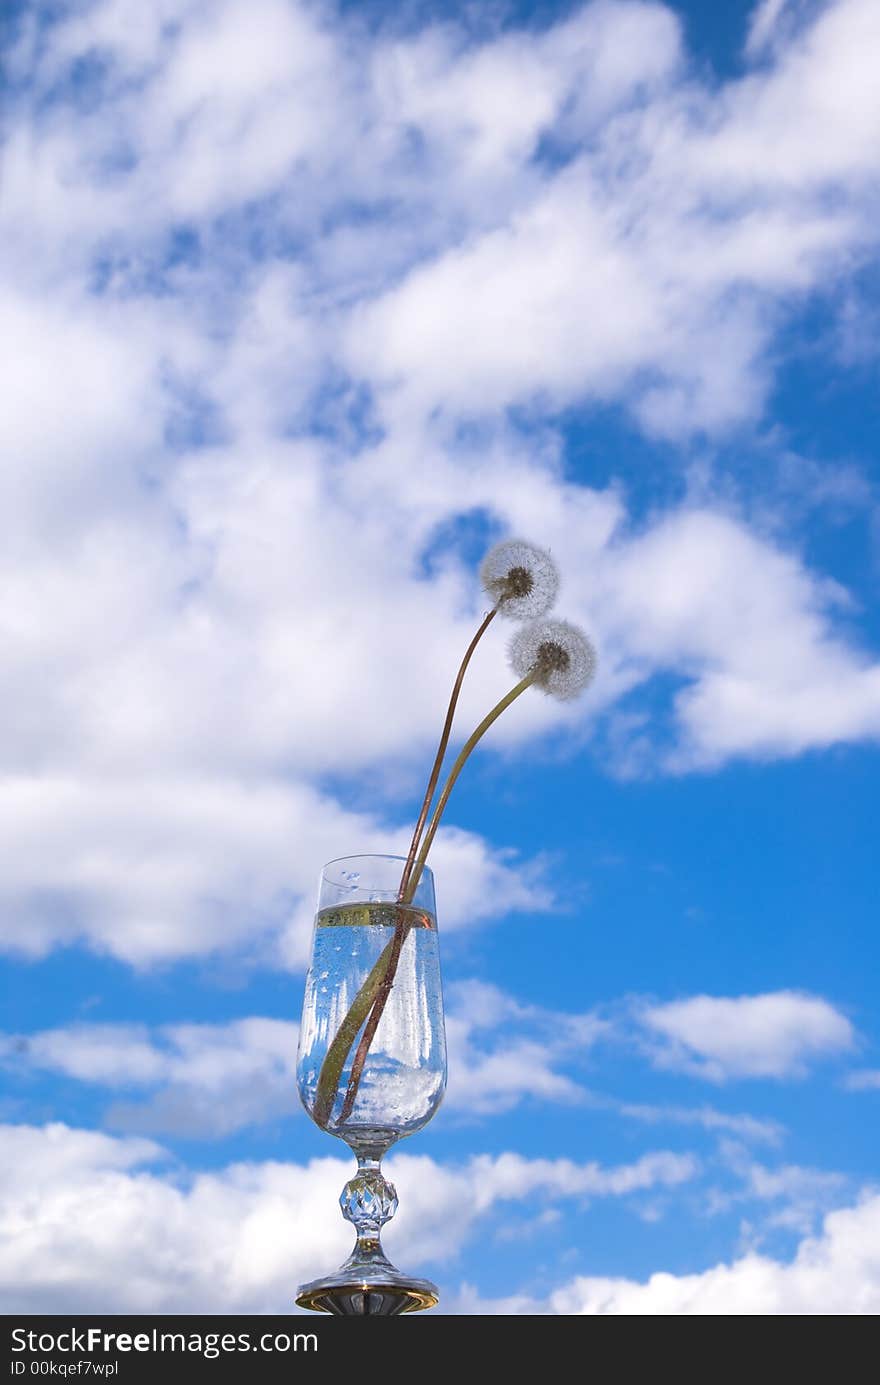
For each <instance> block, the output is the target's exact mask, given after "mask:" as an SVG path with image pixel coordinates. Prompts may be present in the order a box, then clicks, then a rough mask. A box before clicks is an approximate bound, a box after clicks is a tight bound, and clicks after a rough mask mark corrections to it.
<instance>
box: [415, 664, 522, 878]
mask: <svg viewBox="0 0 880 1385" xmlns="http://www.w3.org/2000/svg"><path fill="white" fill-rule="evenodd" d="M538 673H539V670H538V668H537V667H536V668H533V669H530V670H529V672H528V673H527V674H526V676H525V678H521V679H520V681H519V682H518V683H517V684H516V687H513V688H511V690H510V692H509V693H505V695H504V697H502V699H501V701H500V702H496V704H495V706H494V707H493V708H492V710H491V712H489V713H488V714H487V715H486V716H484V717H483V720H482V721H481V722H480V724H479V726H478V727H477V729H476V730H475V731H473V732H472V733H471V735H470V736H469V737H468V739H467V740H466V741H465V743H464V745H463V746H462V748H461V750H460V751H459V753H458V756H457V758H456V761H455V763H454V765H453V766H452V769H451V770H450V771H449V777H448V778H447V780H446V783H445V784H444V785H443V792H442V793H441V795H440V797H439V799H438V800H437V807H436V808H435V809H434V816H433V817H432V818H431V824H430V826H429V828H428V831H427V832H426V834H425V840H424V842H423V843H422V849H421V851H420V852H419V854H418V858H417V860H416V863H415V865H414V867H413V871H412V875H411V876H410V881H409V885H408V887H407V893H406V895H405V896H404V899H403V900H402V901H401V902H402V903H404V904H408V903H409V901H410V900H411V899H412V897H413V895H414V894H415V892H416V890H417V889H418V884H419V880H420V878H421V874H422V871H423V869H424V866H425V861H426V860H427V856H428V852H429V851H430V850H431V843H432V842H433V840H434V837H435V836H436V834H437V828H438V827H439V826H440V819H441V817H442V816H443V809H444V808H445V807H446V804H447V802H448V801H449V795H450V794H451V793H452V790H453V788H454V787H455V781H456V779H457V778H458V776H459V775H460V774H461V771H462V770H463V769H464V766H465V761H466V760H467V758H468V756H469V755H470V753H471V751H472V750H473V748H474V746H475V745H476V744H477V742H478V741H480V740H482V738H483V736H485V734H486V732H487V731H488V730H489V727H490V726H491V725H492V723H493V722H494V721H497V720H498V718H499V717H500V716H501V713H502V712H505V711H506V710H507V708H508V707H509V706H510V704H511V702H515V701H516V699H517V698H518V697H519V695H520V694H521V693H524V692H525V690H526V688H530V687H531V686H532V684H533V683H534V681H535V679H536V678H537V676H538Z"/></svg>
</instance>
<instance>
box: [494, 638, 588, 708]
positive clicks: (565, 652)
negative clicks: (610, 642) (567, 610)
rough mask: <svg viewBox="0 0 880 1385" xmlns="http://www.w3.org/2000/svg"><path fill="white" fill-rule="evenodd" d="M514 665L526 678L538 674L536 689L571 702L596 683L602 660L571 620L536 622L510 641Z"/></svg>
mask: <svg viewBox="0 0 880 1385" xmlns="http://www.w3.org/2000/svg"><path fill="white" fill-rule="evenodd" d="M509 654H510V662H511V666H512V667H513V670H514V672H515V673H517V674H518V675H519V677H520V678H525V677H526V676H527V675H528V674H530V673H533V672H534V673H535V687H536V688H541V689H542V691H543V692H545V693H549V694H550V696H551V697H558V698H560V699H561V700H562V701H564V702H567V701H568V700H569V699H570V698H572V697H577V695H578V693H580V692H583V690H584V688H585V687H586V686H587V684H588V683H591V682H592V681H593V678H594V676H595V673H596V665H597V663H598V658H597V655H596V650H595V649H594V647H593V645H592V643H591V641H590V640H588V639H587V636H586V635H585V634H584V632H583V630H580V629H579V628H578V627H577V626H576V625H571V624H569V622H568V621H567V620H535V621H532V622H530V624H528V625H524V626H523V627H522V629H521V630H517V632H516V634H515V635H514V637H513V639H512V640H511V641H510V649H509Z"/></svg>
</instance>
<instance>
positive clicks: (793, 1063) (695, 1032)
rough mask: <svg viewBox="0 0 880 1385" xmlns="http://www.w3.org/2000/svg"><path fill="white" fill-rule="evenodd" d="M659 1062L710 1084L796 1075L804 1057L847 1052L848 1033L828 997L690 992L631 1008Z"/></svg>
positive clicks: (807, 1061) (806, 1065) (810, 1059)
mask: <svg viewBox="0 0 880 1385" xmlns="http://www.w3.org/2000/svg"><path fill="white" fill-rule="evenodd" d="M638 1019H639V1021H640V1023H641V1024H642V1026H643V1027H644V1030H645V1031H646V1033H647V1035H648V1042H649V1045H650V1047H651V1051H652V1053H653V1056H654V1060H655V1062H656V1063H657V1064H658V1066H661V1067H669V1068H677V1069H680V1070H681V1071H684V1072H688V1073H692V1074H694V1075H695V1076H697V1077H703V1078H706V1079H708V1080H709V1081H711V1082H724V1081H726V1080H728V1079H730V1078H738V1077H777V1078H781V1077H802V1076H804V1074H805V1073H806V1072H807V1070H808V1068H809V1065H810V1063H811V1062H815V1061H816V1060H818V1059H821V1058H825V1057H832V1056H834V1055H836V1054H841V1053H846V1052H848V1051H849V1050H851V1049H852V1047H853V1045H854V1042H855V1031H854V1030H853V1027H852V1025H851V1023H850V1021H849V1020H848V1019H847V1018H846V1016H845V1015H842V1014H841V1013H840V1011H839V1010H836V1009H835V1008H834V1006H833V1005H830V1004H829V1003H828V1001H827V1000H822V999H821V998H819V997H818V996H811V995H804V994H801V993H800V992H797V991H774V992H771V993H770V994H767V995H755V996H734V997H726V996H708V995H700V996H692V997H691V998H690V999H688V1000H679V1001H673V1002H671V1003H670V1004H668V1005H649V1006H645V1007H643V1008H642V1009H641V1010H640V1011H639V1013H638Z"/></svg>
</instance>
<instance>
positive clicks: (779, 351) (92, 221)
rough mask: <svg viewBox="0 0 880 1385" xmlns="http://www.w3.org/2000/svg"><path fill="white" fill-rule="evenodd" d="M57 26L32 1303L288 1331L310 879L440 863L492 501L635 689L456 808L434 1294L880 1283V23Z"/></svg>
mask: <svg viewBox="0 0 880 1385" xmlns="http://www.w3.org/2000/svg"><path fill="white" fill-rule="evenodd" d="M11 26H12V34H11V42H10V43H9V46H8V75H9V90H10V93H11V96H10V99H9V102H8V108H9V113H8V121H7V130H6V136H5V138H6V150H5V156H4V165H3V173H2V184H3V186H2V198H0V221H2V237H0V244H2V246H3V250H2V256H0V263H2V285H0V306H2V313H3V320H4V325H5V329H6V330H5V333H4V335H5V339H6V341H7V343H8V353H7V355H8V359H7V381H6V385H7V389H6V395H7V400H8V407H7V408H5V410H4V418H3V420H2V422H0V433H2V446H3V455H4V458H5V462H6V464H5V466H4V470H3V478H4V479H3V482H2V485H3V487H4V492H3V502H4V503H3V504H2V506H0V524H2V526H3V531H4V532H3V543H2V545H0V567H2V584H0V591H2V598H0V600H2V606H0V612H2V617H0V618H2V623H3V639H4V645H5V651H6V658H5V659H4V662H3V672H2V677H3V681H4V688H3V705H4V710H5V717H4V727H3V733H2V738H3V756H4V772H3V793H2V815H3V827H4V830H3V832H2V834H0V839H2V847H0V851H2V856H3V861H2V869H0V891H2V901H3V906H2V913H0V919H2V925H0V942H2V948H3V971H4V995H5V996H6V997H7V1001H6V1005H5V1007H4V1015H3V1019H2V1030H0V1065H2V1079H3V1080H2V1097H0V1118H2V1136H0V1158H2V1162H3V1166H4V1171H5V1174H6V1176H5V1178H4V1180H3V1192H2V1194H0V1225H2V1227H3V1235H2V1238H0V1282H2V1284H3V1301H4V1304H5V1305H6V1306H7V1311H17V1312H21V1311H25V1312H27V1311H33V1312H37V1311H44V1312H63V1311H132V1312H163V1311H169V1312H175V1311H176V1312H181V1311H193V1312H200V1311H204V1312H213V1313H232V1314H234V1313H236V1312H286V1311H288V1309H289V1307H290V1305H291V1301H292V1295H293V1292H294V1290H295V1287H296V1285H297V1284H298V1283H299V1282H301V1281H302V1280H303V1279H306V1278H309V1277H311V1276H313V1275H314V1274H317V1273H320V1272H323V1271H325V1270H327V1269H329V1268H330V1267H331V1266H332V1265H334V1264H335V1263H337V1262H338V1261H339V1260H340V1259H341V1258H342V1256H343V1255H344V1253H345V1252H346V1250H347V1245H348V1232H347V1228H346V1227H345V1226H344V1224H343V1222H342V1220H341V1218H340V1217H339V1215H338V1211H337V1208H336V1197H337V1196H338V1191H339V1188H340V1187H341V1185H342V1183H343V1182H344V1181H345V1178H346V1177H347V1176H348V1171H349V1168H350V1160H349V1159H348V1158H347V1155H346V1151H345V1150H344V1149H343V1148H342V1147H340V1146H337V1145H336V1144H335V1142H333V1141H331V1140H330V1139H329V1138H328V1137H327V1136H326V1135H324V1134H322V1133H321V1132H319V1131H318V1130H317V1129H315V1128H314V1127H313V1126H312V1125H311V1124H310V1122H309V1121H308V1119H307V1118H306V1116H305V1115H304V1113H303V1112H302V1111H301V1110H300V1109H299V1107H298V1102H297V1098H296V1094H295V1089H294V1078H293V1068H294V1065H295V1054H296V1038H297V1021H298V1017H299V1010H300V1005H301V997H302V985H303V975H304V966H305V964H306V961H307V957H308V948H309V932H310V927H311V919H312V911H313V905H314V892H315V886H316V880H317V875H318V872H319V870H320V867H321V865H322V864H323V862H324V861H326V860H329V859H331V858H332V857H335V856H339V855H340V854H349V853H355V852H362V851H378V852H399V851H405V848H406V843H407V841H408V836H409V832H410V830H411V824H412V820H413V818H414V816H415V814H416V812H417V808H418V802H419V799H420V793H421V784H422V782H423V778H424V775H425V774H426V772H427V768H428V765H429V763H430V758H431V755H432V753H433V748H434V744H435V742H436V736H437V734H438V731H439V726H440V723H441V720H442V715H443V710H444V706H445V698H446V694H447V690H448V686H449V683H450V681H451V678H452V676H453V674H454V671H455V668H456V667H457V664H458V660H459V658H460V654H461V652H462V651H463V649H464V647H465V646H466V644H467V642H468V640H469V638H470V635H471V633H472V631H473V629H474V628H475V626H476V624H477V622H478V621H479V618H480V615H481V612H482V609H483V598H482V595H481V593H480V591H479V587H478V583H477V580H476V569H477V566H478V563H479V560H480V557H481V555H482V553H483V552H484V551H485V549H486V547H487V546H488V545H489V544H491V543H492V542H494V541H495V540H496V539H498V538H500V537H502V536H504V535H506V534H522V535H523V536H525V537H528V538H530V539H532V540H534V541H535V542H537V543H540V544H542V545H545V546H547V547H549V548H550V549H551V550H552V552H553V554H554V556H555V558H556V560H557V562H558V565H559V568H560V571H561V574H562V588H561V592H560V598H559V602H558V613H559V614H560V615H561V616H564V617H566V618H568V619H572V620H575V621H577V622H579V623H581V624H582V625H584V626H585V627H586V628H587V629H588V630H589V631H590V633H591V636H592V638H593V639H594V641H595V643H596V645H597V647H598V650H599V654H600V672H599V676H598V678H597V680H596V683H595V684H594V685H593V687H592V688H591V689H590V691H589V692H588V693H587V694H586V696H585V697H584V698H583V699H582V700H580V701H579V702H577V703H575V704H571V705H564V706H563V705H561V704H552V703H551V702H550V701H549V700H548V699H542V698H540V697H538V696H537V695H536V696H535V697H533V698H523V699H521V701H520V702H518V703H517V704H516V706H515V707H514V708H513V709H511V711H510V713H508V715H507V716H506V717H505V718H504V719H503V720H502V721H501V722H499V723H498V725H497V726H496V727H495V728H493V732H492V736H491V739H489V738H487V741H486V742H485V743H484V745H483V746H482V747H481V749H480V751H479V753H478V754H477V755H476V756H475V757H474V758H473V759H472V760H471V762H470V763H469V765H468V768H467V773H466V774H465V775H464V776H463V777H462V780H461V781H460V783H459V785H458V787H457V789H456V792H455V797H454V798H453V800H452V803H451V805H450V809H449V812H448V815H447V818H446V824H447V825H446V829H445V831H444V832H442V833H441V834H440V836H438V839H437V843H436V847H435V850H434V852H433V865H434V868H435V872H436V877H437V893H438V908H439V918H440V928H441V939H442V949H443V967H444V978H445V987H446V1000H447V1009H448V1016H449V1046H450V1074H449V1088H448V1094H447V1098H446V1101H445V1103H444V1105H443V1106H442V1108H441V1110H440V1112H439V1113H438V1115H437V1116H436V1117H435V1119H434V1120H433V1122H432V1123H431V1125H430V1126H429V1127H428V1128H427V1129H426V1130H425V1131H423V1132H422V1133H421V1134H419V1135H418V1136H417V1137H416V1138H414V1139H413V1140H411V1141H409V1142H408V1143H406V1144H404V1145H402V1146H401V1147H400V1149H399V1151H398V1152H397V1153H396V1154H395V1155H393V1156H392V1158H391V1159H390V1160H389V1169H390V1170H391V1171H392V1173H393V1177H394V1179H395V1181H396V1183H397V1185H398V1188H399V1191H400V1194H401V1210H400V1213H399V1215H398V1218H397V1219H396V1220H395V1223H394V1224H393V1225H392V1226H391V1227H390V1228H389V1230H388V1233H387V1242H388V1248H389V1251H390V1253H391V1254H392V1255H393V1256H394V1258H396V1259H397V1260H398V1261H399V1262H400V1263H401V1264H403V1265H405V1266H407V1267H408V1268H409V1267H412V1268H413V1269H414V1270H417V1271H419V1272H421V1273H425V1274H429V1275H430V1276H431V1277H432V1278H434V1279H436V1280H437V1281H438V1283H439V1284H440V1285H441V1288H442V1292H443V1311H446V1312H458V1313H486V1314H489V1313H500V1314H505V1313H520V1314H522V1313H527V1314H536V1313H541V1314H557V1313H561V1314H575V1313H613V1314H616V1313H626V1314H629V1313H636V1314H642V1313H647V1314H650V1313H673V1314H676V1313H723V1314H734V1313H746V1314H752V1313H764V1312H772V1313H827V1312H836V1313H851V1312H858V1313H870V1312H876V1311H878V1309H880V1191H878V1172H877V1164H876V1139H875V1130H876V1120H877V1103H878V1100H880V1049H878V1043H880V1013H878V995H877V981H876V976H877V971H878V967H877V962H878V943H877V934H876V920H877V903H878V898H877V896H878V890H877V863H876V854H877V853H876V826H875V823H876V783H877V769H878V745H877V743H878V739H880V654H878V650H880V602H878V574H880V562H878V558H880V549H878V539H880V522H878V516H880V509H878V468H877V461H876V455H875V454H876V438H877V435H878V426H877V425H878V405H877V398H878V393H877V346H876V341H877V332H876V327H877V323H878V313H880V293H878V287H880V279H878V236H877V229H876V228H877V226H878V225H880V219H878V217H877V204H878V195H880V155H878V150H880V124H878V111H877V103H876V95H875V91H874V82H875V76H874V73H873V70H872V68H873V64H872V55H873V53H875V52H876V51H877V45H878V43H880V14H878V10H877V7H876V5H875V4H874V3H873V0H833V2H832V3H799V0H763V3H759V4H756V5H749V4H744V3H743V4H739V3H737V4H731V5H725V6H709V5H702V4H696V3H693V4H650V3H635V2H634V0H632V2H631V3H623V2H622V0H620V2H617V0H594V3H592V4H586V5H564V6H557V5H543V6H527V5H511V6H507V7H497V8H495V7H493V8H492V9H491V12H490V11H489V10H488V9H486V8H482V7H480V8H478V9H476V10H474V9H473V8H472V7H468V6H460V7H457V6H452V5H444V6H442V7H441V6H431V5H422V6H410V7H404V8H403V9H400V8H399V7H394V8H391V7H385V6H382V5H379V4H370V5H341V6H333V5H327V4H312V5H300V4H298V3H294V0H250V3H248V4H247V5H244V4H243V3H241V0H226V3H223V4H217V3H211V4H208V3H198V2H197V0H163V3H157V4H155V5H153V6H150V7H149V9H148V10H147V11H145V10H144V8H143V7H142V6H140V5H138V4H136V3H134V0H99V3H95V4H86V3H77V4H70V5H65V4H61V5H58V4H53V5H52V6H46V7H40V6H30V7H20V8H18V9H17V10H16V11H14V12H13V14H12V18H11ZM497 625H498V623H497V622H496V626H494V627H493V628H492V629H491V630H490V632H489V635H487V638H486V640H485V641H484V643H483V645H481V647H480V651H479V657H478V658H476V659H475V660H474V664H473V667H472V672H471V674H470V676H469V680H468V684H467V686H466V690H465V694H464V696H463V698H462V704H461V711H460V715H459V720H458V722H457V728H456V734H457V735H458V737H459V739H461V738H462V737H463V736H464V735H465V734H467V731H468V730H469V729H470V727H471V726H473V725H474V724H475V722H476V721H477V720H478V719H479V718H480V717H481V716H482V715H483V713H484V712H485V710H486V709H487V708H488V707H489V706H490V705H491V704H492V701H494V700H495V699H496V698H497V697H498V696H499V695H500V694H501V693H502V692H503V691H505V690H506V688H507V687H508V686H509V682H510V677H511V675H510V673H509V670H508V668H507V664H506V659H505V632H504V631H503V630H501V629H499V628H497ZM169 1257H170V1260H171V1262H173V1265H174V1273H173V1276H170V1275H169V1270H168V1265H169ZM134 1266H137V1274H134V1273H133V1272H132V1271H133V1267H134Z"/></svg>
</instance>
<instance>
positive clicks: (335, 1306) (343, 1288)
mask: <svg viewBox="0 0 880 1385" xmlns="http://www.w3.org/2000/svg"><path fill="white" fill-rule="evenodd" d="M439 1301H440V1294H439V1292H438V1290H437V1286H436V1284H432V1283H431V1281H430V1280H429V1279H410V1280H406V1279H404V1278H401V1279H400V1281H399V1282H397V1281H395V1280H385V1281H380V1282H378V1283H370V1282H369V1281H368V1280H365V1279H362V1280H351V1281H349V1282H348V1283H344V1282H343V1281H342V1278H341V1276H337V1275H328V1276H327V1277H326V1278H325V1279H315V1280H313V1281H312V1283H311V1284H303V1286H302V1288H301V1289H300V1291H299V1293H298V1294H297V1296H296V1302H297V1307H299V1308H311V1309H312V1310H313V1311H314V1312H316V1313H332V1314H334V1315H335V1316H336V1317H340V1318H352V1317H366V1316H368V1315H369V1316H371V1317H385V1318H390V1317H394V1316H396V1315H397V1314H398V1313H419V1312H421V1310H422V1309H423V1308H433V1307H434V1306H435V1304H437V1303H438V1302H439Z"/></svg>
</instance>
